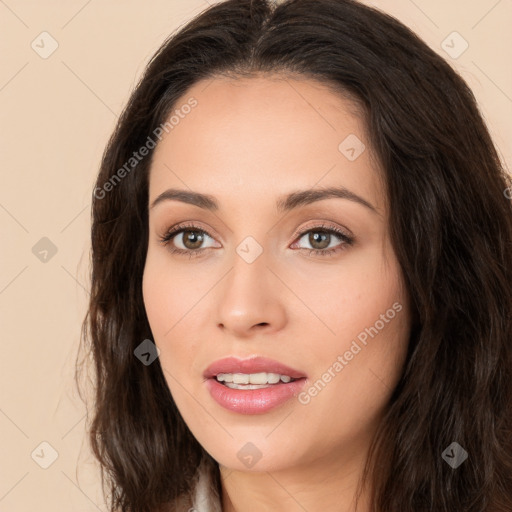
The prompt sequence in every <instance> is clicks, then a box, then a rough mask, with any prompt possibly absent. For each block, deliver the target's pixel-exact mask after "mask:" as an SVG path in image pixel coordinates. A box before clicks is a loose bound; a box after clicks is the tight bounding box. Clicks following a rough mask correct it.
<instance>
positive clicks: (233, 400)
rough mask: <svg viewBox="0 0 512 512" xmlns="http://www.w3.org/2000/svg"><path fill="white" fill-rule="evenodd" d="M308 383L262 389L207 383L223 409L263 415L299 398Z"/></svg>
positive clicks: (215, 380)
mask: <svg viewBox="0 0 512 512" xmlns="http://www.w3.org/2000/svg"><path fill="white" fill-rule="evenodd" d="M305 383H306V378H305V377H304V378H302V379H297V380H294V381H293V382H288V383H287V384H285V383H284V382H282V383H280V384H272V385H270V386H269V387H268V388H260V389H248V390H247V391H246V390H243V389H231V388H228V387H227V386H225V385H224V384H221V383H220V382H219V381H217V379H215V378H211V379H208V380H207V381H206V387H207V388H208V391H209V392H210V394H211V395H212V398H213V399H214V400H215V401H216V402H217V403H218V404H219V405H221V406H222V407H224V408H225V409H228V410H230V411H233V412H238V413H240V414H261V413H264V412H267V411H269V410H271V409H273V408H274V407H278V406H279V405H281V404H283V403H285V402H286V401H288V400H289V399H290V398H292V397H293V396H297V395H298V394H299V393H300V391H301V389H302V388H303V387H304V385H305Z"/></svg>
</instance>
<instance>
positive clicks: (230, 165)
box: [143, 75, 410, 512]
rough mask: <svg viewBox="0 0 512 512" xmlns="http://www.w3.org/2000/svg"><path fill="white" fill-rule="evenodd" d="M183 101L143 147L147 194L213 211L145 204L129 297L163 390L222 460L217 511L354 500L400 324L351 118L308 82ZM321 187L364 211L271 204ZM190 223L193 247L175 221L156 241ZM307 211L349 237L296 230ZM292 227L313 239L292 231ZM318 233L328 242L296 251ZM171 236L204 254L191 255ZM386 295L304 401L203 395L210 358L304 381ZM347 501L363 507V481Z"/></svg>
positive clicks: (393, 269) (405, 309)
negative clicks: (182, 109)
mask: <svg viewBox="0 0 512 512" xmlns="http://www.w3.org/2000/svg"><path fill="white" fill-rule="evenodd" d="M191 97H194V98H195V99H196V100H197V102H198V104H197V106H196V107H195V108H194V109H192V111H191V112H190V113H189V114H187V115H186V116H184V118H183V119H180V121H179V123H178V124H176V125H175V126H174V128H173V129H172V130H170V131H169V133H168V134H166V135H165V136H164V137H163V138H162V140H161V142H160V143H159V144H158V146H157V148H156V150H155V153H154V155H153V160H152V165H151V170H150V177H149V205H151V204H152V202H153V201H154V200H155V199H156V198H157V197H158V196H159V195H160V194H161V193H162V192H164V191H165V190H166V189H168V188H180V189H185V190H193V191H197V192H202V193H206V194H209V195H212V196H214V197H215V198H216V199H217V201H218V202H219V209H218V210H217V211H215V212H211V211H208V210H206V209H203V208H200V207H199V206H196V205H192V204H186V203H184V202H180V201H177V200H166V201H162V202H160V203H159V204H157V205H156V206H154V207H153V208H151V207H150V208H149V231H150V234H149V246H148V253H147V261H146V266H145V271H144V279H143V294H144V302H145V307H146V311H147V315H148V319H149V322H150V326H151V329H152V333H153V335H154V340H155V343H156V345H157V346H158V348H159V349H160V362H161V364H162V367H163V369H164V375H165V378H166V380H167V383H168V385H169V389H170V391H171V393H172V396H173V398H174V400H175V402H176V404H177V406H178V408H179V410H180V412H181V414H182V416H183V418H184V420H185V422H186V423H187V425H188V426H189V428H190V430H191V431H192V433H193V434H194V436H195V437H196V438H197V439H198V441H199V442H200V443H201V444H202V446H203V447H204V448H205V449H206V450H207V451H208V452H209V453H210V454H211V455H212V456H213V457H214V458H215V459H216V460H217V461H218V462H219V464H220V469H221V476H222V497H223V503H224V508H223V510H224V511H225V512H234V511H238V512H239V511H244V510H253V508H251V507H253V506H254V503H258V510H261V511H269V512H270V511H280V512H282V511H286V512H295V511H301V512H303V511H304V510H308V511H314V510H338V511H347V512H348V511H349V510H350V511H351V510H354V499H355V493H356V486H357V483H358V481H359V478H360V475H361V471H362V467H363V464H364V462H365V457H366V455H367V451H368V447H369V443H370V441H371V438H372V435H373V434H374V432H375V429H376V427H377V425H378V423H379V421H380V419H381V417H382V414H383V413H384V411H385V409H386V405H387V403H388V401H389V398H390V396H391V394H392V391H393V389H394V387H395V386H396V384H397V382H398V380H399V378H400V376H401V373H402V371H403V364H404V361H405V356H406V350H407V343H408V340H409V333H410V306H409V297H408V295H407V293H406V291H405V288H404V286H403V278H402V274H401V269H400V267H399V265H398V262H397V260H396V256H395V254H394V251H393V248H392V246H391V243H390V239H389V229H388V228H389V226H388V214H389V209H388V206H387V204H386V194H385V189H384V186H383V182H382V180H381V178H380V176H382V174H381V169H379V167H378V163H376V160H375V158H373V157H372V154H371V148H370V146H369V143H368V141H367V136H366V133H365V126H364V122H363V120H362V118H361V116H360V115H358V114H357V108H356V105H355V104H354V103H352V102H351V101H349V100H348V99H346V98H344V97H342V96H341V95H339V94H335V93H334V92H331V91H330V90H328V89H327V88H326V87H324V86H323V85H322V84H321V83H317V82H315V81H312V80H309V79H300V78H294V79H291V78H286V79H284V78H283V77H270V76H268V75H266V76H265V75H262V76H257V77H254V78H244V79H236V80H234V79H232V80H231V79H227V78H215V79H213V80H208V81H202V82H199V83H196V84H195V85H194V86H193V87H192V88H191V89H190V90H189V91H188V92H187V93H186V94H185V95H184V96H183V97H182V98H181V99H180V101H178V103H177V107H176V108H179V106H180V105H183V104H185V103H186V101H187V100H188V99H189V98H191ZM349 134H354V135H356V136H357V137H358V139H359V140H361V141H362V142H363V143H364V144H365V146H366V149H365V150H364V151H363V152H362V153H361V154H360V156H359V157H358V158H356V159H355V160H354V161H350V160H349V159H348V158H346V156H345V154H343V153H342V152H341V151H340V150H339V149H338V146H339V145H340V143H341V142H342V141H343V140H344V139H345V138H346V137H347V136H348V135H349ZM329 186H344V187H346V188H347V189H349V190H350V191H352V192H353V193H355V194H357V195H359V196H361V197H362V198H364V199H365V200H366V201H368V202H369V203H370V204H371V205H373V206H374V207H375V210H376V211H372V210H371V209H369V208H367V207H365V206H363V205H361V204H359V203H357V202H355V201H352V200H349V199H346V198H337V197H331V198H327V199H322V200H321V201H317V202H314V203H311V204H308V205H303V206H299V207H298V208H296V209H293V210H291V211H289V212H286V213H280V212H278V210H277V208H276V200H277V199H278V198H279V197H281V196H283V195H286V194H289V193H290V192H292V191H296V190H299V189H301V190H302V189H318V188H320V187H329ZM189 221H194V224H197V225H198V227H199V228H200V229H204V230H205V231H206V232H207V233H208V234H207V235H204V237H203V242H202V244H201V242H197V239H195V240H194V239H192V240H190V239H189V238H186V236H188V235H190V233H188V235H187V233H182V234H178V235H177V236H176V237H175V238H174V240H173V241H170V242H169V244H168V245H167V246H165V245H163V244H162V243H161V242H160V241H159V237H161V236H163V235H164V234H165V233H166V231H168V230H169V228H171V227H173V226H175V225H176V224H178V223H183V222H189ZM322 223H327V224H328V226H329V227H330V226H335V227H339V228H340V229H341V230H343V231H345V232H349V233H351V234H352V235H353V237H354V239H355V241H354V242H353V244H351V245H348V244H346V243H345V242H344V241H343V240H342V239H340V238H338V237H337V235H331V238H330V241H329V240H328V241H327V242H325V243H324V245H322V243H321V242H318V241H317V242H315V240H314V239H313V240H311V237H312V236H313V234H314V233H319V234H320V235H321V234H324V235H325V231H323V230H322V228H321V227H320V228H318V226H321V225H322ZM314 228H317V229H314ZM189 229H192V228H189ZM307 229H313V233H311V232H309V231H308V232H306V234H305V235H304V234H303V235H298V236H294V235H295V234H296V233H298V232H299V231H306V230H307ZM193 234H194V233H192V235H193ZM196 235H197V233H196ZM309 235H311V237H310V236H309ZM247 236H251V237H253V238H254V239H255V240H256V241H257V243H258V244H259V245H260V246H261V248H262V249H263V252H262V254H261V255H260V256H259V257H258V258H256V260H255V261H254V262H252V263H250V264H249V263H248V262H247V261H245V260H244V259H243V258H242V257H240V256H239V255H238V254H237V252H236V248H237V246H238V245H239V244H240V243H241V242H242V241H243V240H244V239H245V238H246V237H247ZM328 236H329V235H327V237H328ZM184 244H187V245H184ZM327 245H328V248H329V249H330V248H333V247H341V248H342V250H340V251H338V252H335V253H333V254H331V255H326V256H321V255H309V251H308V249H311V248H317V249H319V250H324V251H325V250H326V249H325V247H326V246H327ZM171 247H177V248H181V249H183V250H189V251H193V250H194V247H196V248H201V247H207V249H206V251H204V252H203V253H202V254H200V255H199V256H197V257H193V258H189V257H188V255H179V254H173V253H171V251H170V248H171ZM394 303H399V304H400V305H401V306H402V309H401V311H400V312H397V313H396V316H395V317H394V318H393V319H392V320H389V321H388V322H386V323H385V324H384V327H383V328H382V329H381V330H379V332H378V334H377V335H375V336H374V337H373V338H372V337H368V340H367V344H366V345H361V343H359V345H361V347H362V349H361V350H360V351H359V352H358V353H357V354H356V355H355V356H354V357H353V358H352V360H350V361H346V362H347V364H346V366H344V367H343V369H342V371H339V372H338V373H336V372H334V374H335V377H332V378H331V380H330V382H329V383H327V384H326V385H325V387H323V389H322V390H321V391H320V392H318V393H317V394H316V396H313V397H310V401H309V402H308V403H307V404H303V403H300V401H299V400H298V399H296V398H292V399H290V400H289V401H287V402H286V403H284V404H283V405H281V406H279V407H277V408H275V409H273V410H271V411H269V412H267V413H264V414H256V415H244V414H240V413H236V412H232V411H228V410H226V409H224V408H222V407H221V406H220V405H218V404H217V403H216V402H215V401H214V400H213V399H212V398H211V396H210V394H209V392H208V391H207V389H206V386H205V383H204V379H203V377H202V373H203V371H204V370H205V369H206V367H207V366H208V365H209V364H211V363H212V362H213V361H216V360H217V359H220V358H222V357H226V356H230V355H234V356H238V357H241V358H245V357H250V356H253V355H260V356H264V357H268V358H271V359H275V360H278V361H280V362H283V363H285V364H287V365H289V366H291V367H293V368H296V369H298V370H301V371H302V372H304V373H305V374H306V375H307V376H308V379H307V384H306V386H305V388H304V389H306V390H307V389H308V388H310V387H311V386H312V385H313V383H315V382H316V381H317V380H318V379H321V378H322V375H323V374H324V373H325V372H327V371H328V369H329V368H330V367H331V368H332V366H333V363H334V362H335V361H336V360H337V358H338V356H340V355H341V356H343V354H344V353H345V352H346V351H347V350H349V348H350V346H351V343H352V342H353V341H354V340H355V339H356V338H357V336H358V334H360V333H361V332H362V331H364V330H365V328H369V327H371V326H375V324H376V321H377V320H379V318H381V316H380V315H382V314H385V313H386V311H387V310H389V309H390V308H392V305H393V304H394ZM331 373H332V370H331ZM248 442H251V443H252V444H254V445H255V446H256V447H257V449H258V450H259V451H260V452H261V459H260V460H259V461H258V462H257V463H256V464H255V465H254V466H252V467H251V468H248V467H246V465H245V464H244V463H243V462H241V460H240V459H239V458H238V457H237V453H238V452H239V450H240V449H241V448H242V447H244V445H246V443H248ZM357 510H360V511H363V512H364V511H367V510H369V504H368V500H367V490H365V492H364V493H363V494H362V496H361V498H360V500H359V505H358V509H357Z"/></svg>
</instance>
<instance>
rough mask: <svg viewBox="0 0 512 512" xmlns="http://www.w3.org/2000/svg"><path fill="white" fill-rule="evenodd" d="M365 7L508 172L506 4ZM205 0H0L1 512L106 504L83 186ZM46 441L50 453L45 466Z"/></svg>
mask: <svg viewBox="0 0 512 512" xmlns="http://www.w3.org/2000/svg"><path fill="white" fill-rule="evenodd" d="M372 3H373V5H376V6H377V7H379V8H381V9H382V10H384V11H386V12H389V13H390V14H393V15H395V16H396V17H398V18H399V19H400V20H402V21H403V22H404V23H405V24H407V25H408V26H409V27H411V28H412V29H413V30H414V31H416V32H417V33H418V34H419V35H420V36H421V37H423V39H424V40H426V42H427V43H428V44H429V45H430V46H431V47H433V48H434V49H436V51H438V52H439V53H440V54H441V55H443V56H444V57H445V58H446V59H447V60H449V61H450V62H451V63H452V64H453V65H454V66H455V67H456V68H457V69H458V70H459V71H460V73H461V74H462V75H463V77H464V78H465V79H466V80H467V81H468V82H469V84H470V86H471V87H472V89H473V91H474V93H475V95H476V97H477V99H478V101H479V103H480V106H481V110H482V112H483V114H484V116H485V118H486V119H487V121H488V124H489V127H490V129H491V133H492V135H493V137H494V140H495V142H496V145H497V147H498V149H499V151H500V153H501V155H502V157H503V160H504V161H505V162H506V163H508V168H509V169H510V162H512V142H511V139H512V137H511V134H512V66H511V65H510V62H511V56H510V54H511V50H512V32H511V31H510V26H511V23H512V2H511V1H510V0H474V1H471V2H467V0H457V1H450V2H447V1H445V0H435V1H427V0H414V1H412V0H396V1H390V0H381V1H375V2H372ZM207 5H208V4H207V2H206V0H188V1H186V0H165V1H164V0H153V1H152V2H143V1H142V0H125V1H123V2H121V1H119V0H116V1H113V0H110V1H106V0H103V1H100V0H89V1H87V0H73V1H70V0H68V1H63V0H61V1H56V0H54V1H50V0H45V1H41V0H38V1H35V0H32V1H27V0H5V1H4V0H0V34H1V36H0V40H1V41H0V45H1V49H0V55H1V56H2V65H1V67H0V108H1V125H0V126H1V128H0V129H1V132H0V148H1V149H0V155H1V161H0V163H1V169H2V170H1V173H2V174H1V176H2V179H1V183H2V186H1V189H0V225H1V229H2V250H1V251H0V257H1V265H0V310H1V321H2V324H1V325H2V328H1V333H2V341H1V351H0V433H1V435H0V461H1V467H0V512H29V511H30V512H33V511H35V510H37V511H43V512H44V511H52V512H56V511H84V512H86V511H87V512H89V511H90V512H94V511H96V510H105V507H104V505H103V503H102V496H101V488H100V482H99V476H98V473H97V469H96V467H95V465H94V461H93V459H92V457H91V455H90V452H89V450H88V446H87V445H85V444H83V441H84V434H85V409H84V406H83V404H82V403H81V401H80V399H79V398H78V395H77V393H76V389H75V387H74V383H73V370H74V361H75V357H76V352H77V348H78V340H79V336H80V325H81V322H82V319H83V316H84V314H85V307H86V301H87V293H88V292H87V289H88V286H89V285H88V277H87V276H88V271H89V269H88V251H89V229H90V223H89V216H90V198H91V191H92V187H93V183H94V178H95V174H96V172H97V169H98V165H99V161H100V157H101V154H102V151H103V148H104V145H105V143H106V141H107V138H108V136H109V134H110V133H111V131H112V129H113V127H114V124H115V122H116V118H117V116H118V114H119V113H120V111H121V108H122V107H123V105H124V103H125V102H126V100H127V98H128V95H129V93H130V91H131V90H132V88H133V86H134V85H135V83H136V80H137V79H138V78H139V76H140V74H141V72H142V70H143V68H144V65H145V64H146V62H147V61H148V59H149V58H150V57H151V55H152V54H153V53H154V51H155V50H156V49H157V48H158V47H159V45H160V43H161V42H162V41H163V40H164V38H165V37H166V36H167V35H168V34H170V33H171V32H172V31H173V30H174V29H175V28H177V27H178V26H180V25H182V24H184V23H186V21H188V20H189V19H190V18H191V16H192V15H194V14H196V13H198V12H199V11H201V10H203V9H204V8H205V7H207ZM43 31H47V32H48V33H49V34H50V35H51V37H53V38H54V39H55V40H56V41H57V43H58V48H57V50H56V51H55V52H54V53H53V54H51V55H50V56H49V57H48V58H46V59H43V58H42V57H41V56H40V53H41V52H44V51H48V50H49V49H51V40H50V39H49V36H39V35H40V34H41V33H42V32H43ZM453 31H457V32H458V33H459V34H460V35H461V36H462V37H463V38H464V40H466V41H467V42H468V44H469V47H468V49H467V50H466V51H465V52H464V53H462V55H460V56H459V57H457V58H452V57H450V56H449V55H448V54H447V53H446V52H445V51H444V49H443V48H442V47H441V44H442V41H444V40H445V39H446V38H447V36H448V35H449V34H451V33H452V32H453ZM451 37H452V39H448V40H447V41H448V44H450V45H451V46H453V49H452V50H451V51H452V52H453V51H456V50H460V49H461V48H462V46H460V45H461V44H463V41H462V40H458V39H453V36H451ZM456 37H457V36H456ZM43 38H44V41H43V42H41V39H43ZM33 41H34V43H32V42H33ZM450 41H454V42H453V44H452V43H451V42H450ZM32 44H33V45H34V47H35V49H33V48H32V47H31V45H32ZM36 50H37V52H39V53H37V52H36ZM43 237H47V238H48V239H50V240H51V242H52V243H53V244H54V246H55V247H56V249H57V252H56V253H55V254H54V255H52V254H51V252H50V253H48V255H47V256H46V257H47V261H46V262H42V261H40V259H39V258H40V257H44V254H43V253H40V254H39V257H36V254H34V253H33V251H32V248H33V247H34V246H35V245H36V243H38V241H39V240H40V239H41V238H43ZM43 243H44V242H43ZM37 247H39V246H37ZM39 250H41V249H39ZM34 252H36V253H37V251H34ZM42 442H46V443H49V445H51V447H52V448H50V447H48V446H47V445H43V446H40V444H41V443H42ZM52 449H53V450H55V452H56V454H58V456H57V458H56V459H55V461H54V462H53V463H52V464H51V465H50V466H49V467H48V468H47V469H43V468H42V467H40V465H41V464H43V465H44V464H49V463H51V462H52V453H53V452H52Z"/></svg>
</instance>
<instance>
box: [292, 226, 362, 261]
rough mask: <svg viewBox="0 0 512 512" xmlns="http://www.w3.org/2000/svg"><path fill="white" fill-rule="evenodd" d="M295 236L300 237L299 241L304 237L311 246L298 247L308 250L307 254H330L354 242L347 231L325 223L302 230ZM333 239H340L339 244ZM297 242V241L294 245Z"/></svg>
mask: <svg viewBox="0 0 512 512" xmlns="http://www.w3.org/2000/svg"><path fill="white" fill-rule="evenodd" d="M306 235H307V236H306ZM297 236H299V237H300V238H299V242H300V240H302V239H303V238H304V239H305V241H306V243H308V244H309V245H310V246H311V247H299V248H300V249H304V250H307V251H309V253H308V254H309V255H310V256H313V255H315V256H331V255H333V254H334V253H337V252H339V251H342V250H344V249H345V248H346V246H350V245H352V244H353V243H354V238H353V237H352V236H350V235H349V234H348V233H345V232H344V231H342V230H341V229H339V228H338V227H335V226H327V225H325V224H322V225H321V226H315V227H313V228H310V229H308V230H306V231H302V232H300V233H299V234H298V235H297ZM335 239H338V240H341V241H342V242H341V244H340V243H339V242H338V243H337V244H336V243H335V242H336V240H335ZM333 242H334V244H333ZM297 243H298V242H296V243H295V244H294V245H296V244H297Z"/></svg>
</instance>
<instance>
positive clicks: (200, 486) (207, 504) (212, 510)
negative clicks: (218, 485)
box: [192, 462, 222, 512]
mask: <svg viewBox="0 0 512 512" xmlns="http://www.w3.org/2000/svg"><path fill="white" fill-rule="evenodd" d="M197 475H198V476H197V482H196V487H195V489H194V494H193V498H192V499H193V501H192V507H193V509H194V512H222V508H221V502H220V498H219V497H218V495H217V491H216V489H214V487H213V486H212V479H211V476H210V473H209V472H208V470H207V467H206V465H205V464H204V463H203V462H202V463H201V464H200V465H199V468H198V472H197Z"/></svg>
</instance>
